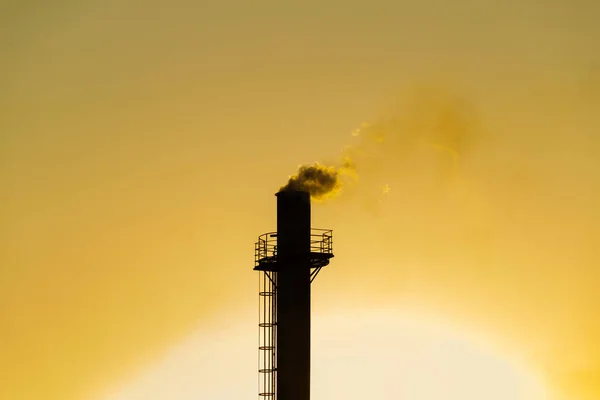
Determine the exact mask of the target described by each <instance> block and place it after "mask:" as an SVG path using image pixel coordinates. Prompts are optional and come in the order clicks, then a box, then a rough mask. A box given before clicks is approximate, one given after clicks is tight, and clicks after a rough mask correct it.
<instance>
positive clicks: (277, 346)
mask: <svg viewBox="0 0 600 400" xmlns="http://www.w3.org/2000/svg"><path fill="white" fill-rule="evenodd" d="M332 257H333V236H332V231H331V230H326V229H311V228H310V197H309V194H308V193H306V192H298V191H285V192H279V193H277V232H269V233H265V234H263V235H260V236H259V238H258V241H257V242H256V245H255V252H254V261H255V262H254V264H255V265H254V270H257V271H261V275H260V280H259V347H258V349H259V356H258V359H259V369H258V372H259V396H260V398H261V399H269V400H274V399H277V400H309V399H310V284H311V282H312V281H313V280H314V279H315V277H316V276H317V274H318V273H319V271H320V270H321V268H323V267H325V266H326V265H328V264H329V261H330V259H331V258H332Z"/></svg>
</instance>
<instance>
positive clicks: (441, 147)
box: [280, 86, 479, 204]
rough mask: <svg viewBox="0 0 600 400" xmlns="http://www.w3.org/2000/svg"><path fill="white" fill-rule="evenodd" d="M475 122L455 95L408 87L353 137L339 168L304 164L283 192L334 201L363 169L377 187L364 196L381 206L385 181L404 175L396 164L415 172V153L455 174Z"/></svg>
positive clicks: (470, 109)
mask: <svg viewBox="0 0 600 400" xmlns="http://www.w3.org/2000/svg"><path fill="white" fill-rule="evenodd" d="M476 122H477V118H476V117H475V115H474V113H473V107H472V106H471V105H470V103H469V102H467V101H464V99H462V98H461V97H459V96H458V95H457V94H456V93H455V92H454V91H452V90H449V89H447V88H444V87H442V86H416V87H414V88H409V89H408V90H406V92H405V96H403V98H402V99H401V100H400V101H399V102H397V103H394V104H393V106H392V107H390V109H389V111H387V112H386V113H383V115H382V116H380V117H378V118H375V119H374V121H373V122H365V123H362V124H361V125H360V126H359V127H358V128H357V129H355V130H354V131H353V132H352V134H351V136H352V137H351V140H352V142H351V143H350V144H348V145H346V146H345V147H344V148H343V150H342V152H341V155H340V161H339V162H338V163H337V164H334V165H324V164H320V163H314V164H308V165H301V166H300V167H299V169H298V171H297V172H296V173H295V174H294V175H292V176H291V177H290V178H289V180H288V182H287V184H286V185H284V186H283V187H281V188H280V190H282V191H286V190H297V191H306V192H309V193H310V195H311V198H312V199H313V200H326V199H331V198H334V197H336V196H338V195H340V194H341V193H342V191H343V189H344V188H347V187H348V186H349V185H351V184H353V183H356V182H357V180H358V176H359V170H358V168H359V167H360V174H367V175H370V176H369V179H367V181H369V182H376V184H377V188H376V189H375V188H367V190H366V191H365V192H368V193H370V194H371V195H374V196H376V197H377V199H376V200H375V201H374V202H373V203H374V204H378V203H380V202H381V200H382V198H383V197H384V196H386V195H387V194H388V193H389V192H390V186H389V183H388V182H387V181H386V180H385V179H386V178H391V177H392V176H391V175H392V174H393V175H394V177H398V176H401V175H402V173H403V171H401V170H400V171H399V170H398V169H397V165H398V161H400V162H402V160H405V161H406V168H413V167H414V160H413V159H411V157H412V158H414V157H415V154H418V156H419V157H421V158H422V159H423V160H422V161H424V162H422V165H421V168H422V169H428V168H432V167H434V168H435V167H438V169H440V171H442V172H444V173H445V174H446V175H451V174H455V173H456V172H457V170H458V164H459V158H460V155H461V154H464V153H465V152H466V150H467V147H468V145H469V143H470V142H471V141H472V139H473V137H475V136H476V135H475V133H477V132H478V131H479V127H478V124H477V123H476ZM409 159H410V160H411V161H410V162H408V161H407V160H409ZM382 179H383V180H382Z"/></svg>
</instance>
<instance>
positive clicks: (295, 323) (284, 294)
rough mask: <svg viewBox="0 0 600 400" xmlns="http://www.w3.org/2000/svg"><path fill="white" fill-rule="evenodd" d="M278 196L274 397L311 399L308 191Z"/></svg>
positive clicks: (309, 218) (290, 192)
mask: <svg viewBox="0 0 600 400" xmlns="http://www.w3.org/2000/svg"><path fill="white" fill-rule="evenodd" d="M276 196H277V258H278V264H279V266H278V271H277V399H278V400H309V399H310V278H311V260H310V251H311V249H310V247H311V246H310V239H311V236H310V222H311V221H310V220H311V216H310V193H309V192H304V191H294V190H284V191H280V192H279V193H277V194H276Z"/></svg>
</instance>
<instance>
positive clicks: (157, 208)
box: [0, 0, 600, 400]
mask: <svg viewBox="0 0 600 400" xmlns="http://www.w3.org/2000/svg"><path fill="white" fill-rule="evenodd" d="M599 19H600V6H599V5H598V3H597V2H595V1H592V0H588V1H586V0H571V1H567V0H548V1H545V2H542V1H534V0H521V1H495V2H484V1H479V2H475V1H466V0H460V1H412V0H411V1H383V0H381V1H380V0H371V1H345V2H342V1H331V0H320V1H304V2H297V3H290V2H275V1H259V2H241V1H214V2H213V1H201V2H198V1H184V0H171V1H169V2H159V1H156V0H147V1H144V2H141V1H132V0H119V1H116V0H106V1H97V0H83V1H79V2H75V1H68V0H60V1H54V2H42V1H32V0H21V1H12V2H11V1H5V2H2V3H0V50H1V51H2V53H1V56H2V58H1V61H2V62H1V63H0V72H1V73H0V93H1V95H0V152H1V154H0V155H1V156H0V178H1V181H2V187H3V190H2V191H1V192H0V196H1V197H0V201H1V206H2V207H1V208H0V218H1V219H2V221H1V227H2V229H1V230H0V233H1V237H0V239H2V240H1V241H0V326H1V328H2V329H1V330H0V354H2V357H1V358H0V382H2V385H0V398H2V399H47V400H53V399H61V400H62V399H88V398H91V396H95V395H97V394H98V393H101V392H104V391H105V390H108V389H107V388H111V387H113V386H114V385H116V384H117V383H118V382H123V381H127V380H128V379H131V378H132V377H133V376H135V375H136V374H137V371H139V370H140V368H141V366H144V365H149V364H152V363H155V362H156V360H157V359H158V357H159V355H160V354H162V353H164V352H165V351H166V349H169V348H171V347H173V346H176V345H177V343H179V342H180V341H181V340H183V339H184V338H186V337H188V336H189V335H190V334H191V332H194V331H198V330H200V331H202V330H203V329H205V327H208V326H214V324H217V325H216V326H219V324H221V323H223V321H230V320H231V319H233V318H237V316H239V315H250V316H254V315H256V309H255V308H256V303H257V302H256V297H257V296H256V291H257V286H256V278H257V277H256V273H255V272H253V271H252V266H253V265H252V261H253V259H252V256H253V242H254V240H255V237H256V236H257V235H258V234H260V233H263V232H265V231H269V230H272V229H274V226H275V198H274V197H273V194H274V192H275V191H276V190H277V188H278V187H279V186H281V185H282V184H283V183H285V180H286V179H287V177H288V176H289V175H290V174H291V173H293V172H294V171H295V170H296V169H297V167H298V165H299V164H301V163H312V162H314V161H320V162H323V163H334V162H337V161H338V159H339V156H340V154H341V151H342V149H343V148H344V146H346V145H349V144H353V143H354V142H356V141H359V142H360V140H361V139H362V138H363V136H361V135H359V136H358V137H356V138H353V137H352V136H351V133H352V132H353V131H354V130H355V129H356V128H357V127H359V126H360V125H361V124H362V123H364V122H378V121H387V122H385V124H387V125H385V126H386V127H385V131H386V135H387V136H386V139H385V142H384V143H385V145H384V146H381V145H379V146H378V145H376V144H374V143H375V142H369V140H367V143H366V144H365V146H366V147H367V149H366V150H365V151H366V156H364V157H363V158H359V160H360V162H361V163H359V164H357V170H358V173H359V180H358V182H357V184H356V185H355V186H352V187H351V188H348V190H347V191H346V193H343V194H342V195H341V196H340V197H339V199H336V200H332V201H330V202H327V203H324V204H322V205H315V207H314V212H313V221H314V225H315V226H317V227H327V228H332V229H334V232H335V252H336V258H335V260H334V262H333V263H332V268H331V269H330V270H329V271H327V273H322V274H320V275H319V282H318V285H319V286H318V288H315V299H318V301H317V300H315V303H318V304H315V308H316V312H317V313H318V312H322V313H325V312H334V313H335V312H336V310H339V309H342V308H343V309H344V310H350V311H348V312H350V313H351V312H352V310H355V309H356V310H358V309H361V310H365V309H366V310H369V309H370V308H373V309H377V308H379V307H381V306H382V305H384V304H385V305H386V306H387V307H390V306H391V307H394V306H396V305H397V306H398V307H408V308H411V309H412V310H413V311H415V310H416V311H419V310H421V311H422V312H423V313H428V314H433V315H443V316H444V317H445V318H450V319H451V320H452V321H454V323H456V324H458V325H459V326H462V327H464V329H466V330H477V331H482V332H485V334H486V335H487V336H488V337H489V338H493V339H492V340H494V341H496V342H497V343H498V346H505V347H506V348H507V349H513V350H510V351H516V352H518V353H519V354H520V355H521V356H522V357H523V358H526V359H528V362H530V363H531V364H532V365H533V366H534V367H535V368H536V370H538V371H541V372H540V373H542V374H543V375H544V376H545V377H546V379H547V380H548V382H550V385H551V386H552V390H553V393H555V394H556V396H560V397H557V398H562V399H582V400H590V399H598V398H600V383H599V382H600V341H599V340H598V339H597V338H600V322H599V321H600V320H599V319H598V309H600V294H599V292H598V290H597V289H598V285H600V272H599V270H598V265H599V264H600V253H599V250H598V249H599V248H600V228H599V226H600V208H599V207H598V204H600V161H599V160H600V159H599V158H598V154H599V153H600V136H599V132H600V42H598V38H600V24H599V23H598V20H599ZM448 110H450V111H448ZM444 112H448V113H449V115H450V116H453V115H460V119H458V120H457V119H452V118H450V122H449V123H446V124H445V125H442V126H438V125H436V124H435V121H438V119H436V118H437V116H439V115H441V114H443V115H445V114H444ZM389 121H392V122H389ZM398 121H400V122H398ZM444 121H446V120H444ZM378 129H379V128H378ZM414 132H424V134H425V135H428V134H429V133H430V132H433V136H431V137H432V138H433V139H432V140H433V141H435V142H436V144H437V147H435V146H426V145H423V143H422V142H419V140H417V139H415V135H414V134H413V133H414ZM367 136H368V135H367ZM417 136H418V135H417ZM446 147H450V148H455V149H456V151H457V152H458V153H459V156H458V161H457V163H455V160H454V158H453V156H452V154H451V153H450V152H448V151H445V150H444V148H446ZM386 185H387V186H386ZM384 187H386V188H388V189H389V192H387V193H386V194H385V196H383V197H382V196H381V193H382V191H383V188H384ZM386 190H387V189H386ZM219 321H221V322H219ZM211 324H212V325H211ZM255 334H256V331H255V329H254V327H252V328H248V330H247V335H248V337H251V338H254V337H255ZM252 343H254V342H252ZM507 351H509V350H507ZM254 372H255V371H251V372H250V373H251V374H254Z"/></svg>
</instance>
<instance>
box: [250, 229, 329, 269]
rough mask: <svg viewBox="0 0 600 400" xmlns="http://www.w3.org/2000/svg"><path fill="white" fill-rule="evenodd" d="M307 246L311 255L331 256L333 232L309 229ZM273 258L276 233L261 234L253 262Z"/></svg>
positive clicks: (275, 252) (275, 247)
mask: <svg viewBox="0 0 600 400" xmlns="http://www.w3.org/2000/svg"><path fill="white" fill-rule="evenodd" d="M309 246H310V252H311V253H321V254H333V230H332V229H321V228H311V230H310V244H309ZM275 256H277V232H267V233H263V234H262V235H260V236H259V237H258V241H257V242H256V243H255V247H254V257H255V262H257V263H258V262H259V261H260V260H263V259H265V258H268V257H275Z"/></svg>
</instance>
